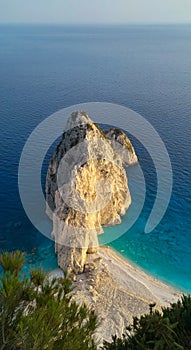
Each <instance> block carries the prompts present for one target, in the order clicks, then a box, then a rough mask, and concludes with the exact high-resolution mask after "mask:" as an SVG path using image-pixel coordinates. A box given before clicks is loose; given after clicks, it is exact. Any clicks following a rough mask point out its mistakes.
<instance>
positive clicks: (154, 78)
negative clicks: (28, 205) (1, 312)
mask: <svg viewBox="0 0 191 350" xmlns="http://www.w3.org/2000/svg"><path fill="white" fill-rule="evenodd" d="M86 102H108V103H113V104H118V105H122V106H124V107H128V108H130V109H132V110H134V111H136V112H137V113H139V114H140V115H142V116H143V117H144V118H145V119H146V120H147V121H148V122H149V123H150V124H151V125H152V126H153V127H154V129H155V130H156V131H157V132H158V134H159V135H160V137H161V139H162V140H163V142H164V144H165V146H166V149H167V151H168V154H169V157H170V160H171V164H172V170H173V189H172V196H171V199H170V202H169V206H168V209H167V211H166V213H165V215H164V216H163V218H162V220H161V222H160V223H159V224H158V226H157V227H156V228H155V229H154V230H153V231H152V232H150V233H145V229H144V228H145V224H146V222H147V219H148V216H149V213H150V211H151V209H152V206H153V203H154V200H155V196H156V188H157V179H156V172H155V170H154V166H153V163H152V159H151V157H150V155H149V153H148V152H147V150H146V149H145V147H144V146H143V145H142V144H141V143H140V142H139V141H138V140H137V139H136V138H135V139H133V145H134V147H135V150H136V153H137V155H138V157H139V160H140V166H141V168H142V171H143V174H144V178H145V182H146V199H145V202H144V206H143V209H142V211H141V213H140V215H139V216H138V218H137V220H136V222H135V223H134V224H133V226H132V227H131V228H129V229H127V230H124V233H123V234H122V235H120V237H118V238H117V239H114V240H113V241H111V242H109V245H110V246H111V247H112V248H113V249H115V250H116V251H117V252H118V253H120V254H121V255H122V256H123V257H124V258H126V259H128V260H130V261H131V262H132V263H133V264H135V265H136V266H138V267H139V268H141V269H142V270H144V271H146V272H147V273H149V274H151V275H153V276H154V277H156V278H159V279H160V280H162V281H164V282H165V283H168V284H170V285H172V286H174V287H176V288H178V289H179V290H181V291H182V292H185V293H190V292H191V176H190V174H191V153H190V152H191V25H144V26H142V25H129V26H125V25H121V26H120V25H118V26H117V25H115V26H109V25H107V26H106V25H99V26H93V25H92V26H86V25H81V26H64V25H63V26H61V25H8V24H7V25H0V132H1V137H0V195H1V199H0V206H1V208H0V250H1V251H4V250H8V251H12V250H16V249H20V250H22V251H24V252H25V253H26V262H25V265H24V271H25V273H28V272H29V271H30V269H31V267H32V268H34V267H39V266H41V267H43V269H44V270H45V271H47V272H48V271H51V270H53V269H55V268H57V259H56V256H55V253H54V242H53V241H52V240H50V239H48V238H47V237H45V236H44V235H43V234H42V233H41V232H39V231H38V230H37V229H36V228H35V227H34V226H33V224H32V223H31V222H30V220H29V219H28V217H27V215H26V213H25V210H24V208H23V206H22V203H21V199H20V195H19V190H18V166H19V160H20V157H21V153H22V150H23V147H24V145H25V143H26V141H27V139H28V137H29V136H30V134H31V133H32V131H33V130H34V129H35V128H36V127H37V126H38V125H39V123H40V122H42V121H43V120H45V119H46V118H47V117H48V116H50V115H51V114H53V113H54V112H56V111H58V110H60V109H62V108H66V107H69V106H72V105H76V104H79V103H86ZM117 118H118V119H117V120H116V122H117V126H118V127H120V116H118V117H117ZM156 151H157V150H156ZM52 152H53V147H52V148H50V149H49V150H48V151H47V154H46V158H45V161H44V163H43V167H42V174H41V177H42V188H43V189H44V186H45V177H46V171H47V167H48V162H49V160H50V157H51V154H52ZM128 178H129V187H130V190H132V192H133V186H134V182H135V172H134V170H133V168H132V170H131V169H130V170H129V174H128ZM28 191H29V193H30V188H28ZM125 220H126V216H125V217H124V218H123V222H125ZM104 230H105V231H106V234H107V235H109V234H110V233H111V235H112V233H113V232H114V231H115V233H117V231H118V230H120V225H119V226H115V227H112V228H106V229H104ZM101 240H102V243H104V239H103V238H101Z"/></svg>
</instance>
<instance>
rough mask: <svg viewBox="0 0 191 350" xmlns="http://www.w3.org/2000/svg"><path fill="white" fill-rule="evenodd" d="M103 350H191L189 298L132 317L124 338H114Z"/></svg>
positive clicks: (184, 297)
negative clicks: (149, 312) (146, 313)
mask: <svg viewBox="0 0 191 350" xmlns="http://www.w3.org/2000/svg"><path fill="white" fill-rule="evenodd" d="M102 349H104V350H132V349H133V350H142V349H143V350H151V349H153V350H176V349H177V350H178V349H179V350H187V349H191V296H185V295H184V296H183V297H182V298H181V300H179V301H178V302H177V303H174V304H171V306H170V307H167V308H163V310H162V313H159V312H158V311H155V312H152V313H151V314H150V315H144V316H141V318H140V319H138V318H136V317H135V318H134V320H133V325H132V326H131V327H128V328H127V332H126V334H124V335H123V338H122V339H120V338H117V337H116V336H113V341H112V343H108V342H105V343H104V346H103V348H102Z"/></svg>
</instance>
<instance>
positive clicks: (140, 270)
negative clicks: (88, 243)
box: [99, 245, 189, 295]
mask: <svg viewBox="0 0 191 350" xmlns="http://www.w3.org/2000/svg"><path fill="white" fill-rule="evenodd" d="M102 248H106V249H109V250H111V252H112V255H113V256H115V257H116V258H118V259H119V260H120V259H121V262H126V263H127V265H128V266H130V267H131V268H134V269H135V270H137V272H138V273H143V275H146V276H147V277H148V278H149V277H150V278H151V280H154V281H157V282H158V283H159V284H162V286H166V287H167V288H169V289H172V290H174V291H175V292H176V293H178V294H181V295H182V294H189V292H188V291H186V290H184V289H181V287H178V286H177V285H175V284H173V283H170V282H168V281H167V280H165V279H163V278H162V277H160V276H157V275H155V274H154V273H152V272H150V271H148V270H147V269H144V268H143V267H141V266H140V265H138V264H136V262H134V261H132V260H131V259H129V258H128V257H126V256H123V254H122V253H121V252H120V251H117V250H116V249H114V248H113V247H111V246H109V245H107V246H101V247H99V249H102Z"/></svg>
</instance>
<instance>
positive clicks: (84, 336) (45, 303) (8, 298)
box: [0, 252, 97, 350]
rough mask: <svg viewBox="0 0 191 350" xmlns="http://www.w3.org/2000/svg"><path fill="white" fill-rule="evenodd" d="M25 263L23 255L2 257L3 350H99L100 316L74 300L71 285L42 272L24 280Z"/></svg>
mask: <svg viewBox="0 0 191 350" xmlns="http://www.w3.org/2000/svg"><path fill="white" fill-rule="evenodd" d="M23 262H24V256H23V254H22V253H20V252H15V253H10V254H9V253H3V254H2V255H1V257H0V264H1V266H2V267H3V270H4V274H3V275H2V276H1V278H0V349H1V350H3V349H4V350H30V349H33V350H43V349H48V350H61V349H63V350H88V349H91V350H95V349H96V346H95V343H94V341H93V337H92V336H93V333H94V330H95V328H96V323H97V321H96V315H95V313H94V311H91V310H88V308H87V307H86V306H85V305H82V306H78V305H77V304H76V303H75V302H74V301H72V300H71V296H70V294H69V292H70V291H71V281H70V280H69V279H68V278H67V277H66V275H65V277H64V278H59V279H57V280H56V279H52V280H51V281H50V280H48V279H47V278H46V276H45V275H44V273H43V272H42V271H41V270H32V271H31V276H30V279H29V278H24V277H23V276H22V275H21V268H22V265H23Z"/></svg>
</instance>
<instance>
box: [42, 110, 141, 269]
mask: <svg viewBox="0 0 191 350" xmlns="http://www.w3.org/2000/svg"><path fill="white" fill-rule="evenodd" d="M135 162H137V157H136V154H135V151H134V149H133V147H132V145H131V143H130V141H129V139H128V138H127V136H126V135H125V134H124V133H123V132H121V131H120V130H118V129H111V130H110V131H108V132H106V133H104V132H103V131H102V130H101V129H100V128H99V127H98V126H97V125H96V124H95V123H93V122H92V120H91V119H90V118H89V117H88V116H87V114H86V113H84V112H75V113H73V114H72V115H71V117H70V118H69V120H68V122H67V126H66V129H65V131H64V133H63V136H62V140H61V142H60V143H59V145H58V146H57V148H56V151H55V153H54V155H53V157H52V159H51V161H50V164H49V168H48V172H47V179H46V200H47V214H48V215H49V217H50V218H51V219H52V220H53V237H54V240H55V249H56V253H57V255H58V265H59V266H60V267H61V268H62V269H65V270H67V271H68V272H72V271H73V272H74V273H80V272H83V269H84V264H85V262H86V253H93V252H95V251H96V250H97V248H98V234H100V233H102V232H103V229H102V226H104V225H107V226H109V225H116V224H120V223H121V216H122V215H124V214H125V212H126V210H127V209H128V207H129V206H130V204H131V196H130V192H129V189H128V181H127V176H126V171H125V169H124V167H123V164H126V165H130V164H133V163H135Z"/></svg>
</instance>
